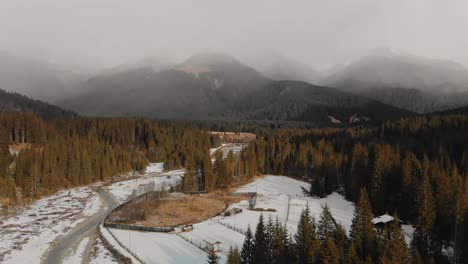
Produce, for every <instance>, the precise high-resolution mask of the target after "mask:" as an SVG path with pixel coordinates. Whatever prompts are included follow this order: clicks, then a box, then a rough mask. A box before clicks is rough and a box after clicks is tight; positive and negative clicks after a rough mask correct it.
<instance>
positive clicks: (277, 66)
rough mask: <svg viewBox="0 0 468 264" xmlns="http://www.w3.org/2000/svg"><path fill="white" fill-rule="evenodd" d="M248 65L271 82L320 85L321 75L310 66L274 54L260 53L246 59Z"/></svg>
mask: <svg viewBox="0 0 468 264" xmlns="http://www.w3.org/2000/svg"><path fill="white" fill-rule="evenodd" d="M246 62H247V63H248V64H249V65H252V66H253V67H254V68H255V69H257V70H258V71H260V72H261V73H262V74H263V75H265V76H267V77H268V78H270V79H272V80H277V81H281V80H294V81H304V82H308V83H313V84H320V83H321V81H322V78H323V74H322V73H320V72H319V71H317V70H315V69H314V68H312V67H311V66H308V65H305V64H303V63H300V62H298V61H295V60H293V59H290V58H287V57H285V56H281V55H278V54H275V53H260V54H257V55H254V56H250V57H248V58H247V59H246Z"/></svg>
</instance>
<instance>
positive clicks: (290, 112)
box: [234, 81, 412, 124]
mask: <svg viewBox="0 0 468 264" xmlns="http://www.w3.org/2000/svg"><path fill="white" fill-rule="evenodd" d="M234 109H235V110H234V114H237V115H238V116H241V117H243V118H246V119H256V120H297V121H308V122H314V123H318V124H331V123H332V121H331V120H334V121H335V122H336V121H341V123H352V122H359V123H360V122H381V121H386V120H394V119H397V118H400V117H402V116H407V115H410V114H412V113H411V112H409V111H406V110H402V109H399V108H396V107H392V106H389V105H385V104H382V103H380V102H377V101H374V100H369V99H366V98H364V97H361V96H357V95H353V94H350V93H345V92H342V91H339V90H337V89H333V88H328V87H320V86H315V85H311V84H308V83H305V82H298V81H278V82H272V83H270V84H269V85H267V86H265V87H264V88H262V89H260V90H257V91H255V92H253V93H251V94H249V95H248V97H246V98H245V100H244V101H243V102H239V103H238V104H237V105H236V107H235V108H234Z"/></svg>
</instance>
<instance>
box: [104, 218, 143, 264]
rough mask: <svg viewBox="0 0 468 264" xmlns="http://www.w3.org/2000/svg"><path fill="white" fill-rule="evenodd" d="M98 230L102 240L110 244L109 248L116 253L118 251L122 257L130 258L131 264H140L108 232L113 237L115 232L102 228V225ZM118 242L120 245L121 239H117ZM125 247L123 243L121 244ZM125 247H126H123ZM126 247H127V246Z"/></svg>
mask: <svg viewBox="0 0 468 264" xmlns="http://www.w3.org/2000/svg"><path fill="white" fill-rule="evenodd" d="M99 228H100V230H101V234H102V235H103V236H104V238H105V239H106V240H107V242H109V244H111V246H112V247H113V248H115V249H116V250H117V251H119V252H120V253H121V254H122V255H124V256H126V257H128V258H130V259H131V260H132V263H140V261H138V260H137V259H135V257H133V255H132V254H130V253H129V252H128V251H127V250H126V249H125V248H123V247H122V246H121V245H120V244H119V243H118V242H117V241H116V240H115V238H114V237H113V236H112V234H111V233H110V232H112V233H113V234H114V235H115V232H114V231H115V230H112V231H111V230H110V229H107V228H105V227H103V226H102V224H101V225H100V226H99ZM118 239H119V241H120V242H121V243H123V242H122V239H121V238H118ZM123 244H124V245H125V243H123ZM125 246H127V245H125ZM127 247H128V246H127Z"/></svg>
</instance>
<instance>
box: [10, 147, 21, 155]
mask: <svg viewBox="0 0 468 264" xmlns="http://www.w3.org/2000/svg"><path fill="white" fill-rule="evenodd" d="M9 150H10V155H18V153H19V151H18V150H14V149H11V148H10V149H9Z"/></svg>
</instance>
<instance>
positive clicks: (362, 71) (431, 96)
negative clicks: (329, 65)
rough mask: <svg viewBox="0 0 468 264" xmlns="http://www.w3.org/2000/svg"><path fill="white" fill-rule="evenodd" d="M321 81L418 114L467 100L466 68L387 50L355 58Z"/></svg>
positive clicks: (464, 102) (458, 104) (467, 80)
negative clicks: (358, 58)
mask: <svg viewBox="0 0 468 264" xmlns="http://www.w3.org/2000/svg"><path fill="white" fill-rule="evenodd" d="M324 82H325V83H326V84H327V85H328V86H332V87H337V88H339V89H341V90H344V91H347V92H353V93H356V94H359V95H363V96H366V97H369V98H372V99H375V100H378V101H381V102H384V103H387V104H391V105H394V106H397V107H402V108H405V109H408V110H411V111H415V112H421V113H424V112H432V111H435V110H443V109H448V108H451V107H454V106H455V107H456V106H461V105H465V104H467V103H468V96H466V95H468V70H467V69H466V68H465V67H463V66H462V65H460V64H458V63H455V62H450V61H439V60H429V59H424V58H419V57H415V56H410V55H402V54H396V53H392V52H388V51H386V52H377V53H374V54H372V55H369V56H366V57H364V58H362V59H360V60H358V61H355V62H353V63H351V64H349V65H348V66H347V67H344V68H342V69H340V70H338V71H337V72H335V73H334V74H332V75H331V76H329V77H327V78H326V80H325V81H324Z"/></svg>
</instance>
